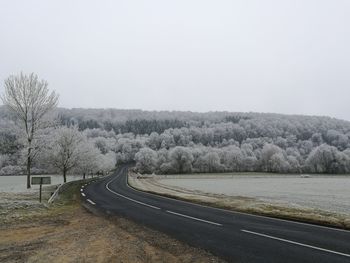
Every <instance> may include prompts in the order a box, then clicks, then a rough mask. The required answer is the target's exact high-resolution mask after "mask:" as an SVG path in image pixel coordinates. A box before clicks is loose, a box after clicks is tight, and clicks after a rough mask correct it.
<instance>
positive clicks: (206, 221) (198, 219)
mask: <svg viewBox="0 0 350 263" xmlns="http://www.w3.org/2000/svg"><path fill="white" fill-rule="evenodd" d="M166 212H167V213H170V214H173V215H177V216H182V217H185V218H189V219H192V220H196V221H200V222H204V223H207V224H212V225H216V226H222V224H219V223H215V222H212V221H208V220H204V219H200V218H197V217H193V216H188V215H184V214H180V213H176V212H173V211H169V210H167V211H166Z"/></svg>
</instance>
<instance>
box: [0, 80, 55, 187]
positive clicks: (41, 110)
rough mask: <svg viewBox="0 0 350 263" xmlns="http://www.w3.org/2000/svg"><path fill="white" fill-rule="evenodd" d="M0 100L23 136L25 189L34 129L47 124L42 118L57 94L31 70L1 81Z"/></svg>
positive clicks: (35, 134)
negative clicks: (2, 88) (18, 123)
mask: <svg viewBox="0 0 350 263" xmlns="http://www.w3.org/2000/svg"><path fill="white" fill-rule="evenodd" d="M1 99H2V101H3V103H4V105H6V106H7V107H8V108H9V109H10V110H11V111H12V112H13V113H14V114H15V115H16V117H17V118H18V120H19V122H20V124H21V126H22V128H23V131H24V134H25V138H26V148H27V154H26V157H27V158H26V165H27V188H30V176H31V166H32V161H33V158H34V145H33V143H34V142H35V140H36V136H37V133H38V130H40V129H41V128H44V127H46V126H47V122H45V117H46V116H47V115H48V114H49V112H50V111H52V110H53V109H54V108H55V107H56V106H57V102H58V95H57V94H56V93H55V92H54V91H52V92H50V91H49V89H48V83H47V82H46V81H45V80H39V78H38V76H37V75H35V74H34V73H31V74H29V75H25V74H22V73H21V74H20V75H17V76H10V77H8V78H7V79H6V80H5V91H4V94H3V95H2V96H1Z"/></svg>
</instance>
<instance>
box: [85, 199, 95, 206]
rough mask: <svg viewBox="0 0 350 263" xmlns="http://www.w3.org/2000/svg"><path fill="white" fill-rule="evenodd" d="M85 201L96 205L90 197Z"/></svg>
mask: <svg viewBox="0 0 350 263" xmlns="http://www.w3.org/2000/svg"><path fill="white" fill-rule="evenodd" d="M86 201H88V202H89V203H90V204H92V205H96V203H95V202H93V201H91V200H90V199H86Z"/></svg>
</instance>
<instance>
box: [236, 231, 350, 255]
mask: <svg viewBox="0 0 350 263" xmlns="http://www.w3.org/2000/svg"><path fill="white" fill-rule="evenodd" d="M241 231H242V232H245V233H249V234H253V235H257V236H261V237H266V238H270V239H275V240H278V241H282V242H286V243H290V244H294V245H298V246H302V247H307V248H312V249H315V250H320V251H324V252H328V253H332V254H336V255H340V256H344V257H350V255H349V254H345V253H341V252H337V251H333V250H329V249H325V248H320V247H315V246H311V245H307V244H303V243H299V242H295V241H291V240H288V239H284V238H279V237H274V236H269V235H266V234H261V233H257V232H253V231H249V230H245V229H241Z"/></svg>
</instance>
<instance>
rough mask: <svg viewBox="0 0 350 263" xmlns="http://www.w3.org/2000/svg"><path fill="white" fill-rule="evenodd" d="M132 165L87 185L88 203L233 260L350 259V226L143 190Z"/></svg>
mask: <svg viewBox="0 0 350 263" xmlns="http://www.w3.org/2000/svg"><path fill="white" fill-rule="evenodd" d="M127 169H128V167H127V166H122V167H120V168H119V169H118V170H117V171H116V172H115V173H114V174H113V175H111V176H108V177H105V178H104V179H101V180H99V181H97V182H95V183H91V184H89V185H86V186H84V187H83V188H82V189H81V195H82V198H83V200H84V201H85V202H86V204H88V205H90V206H92V207H94V208H95V209H98V210H100V211H102V212H104V213H107V214H110V215H119V216H123V217H126V218H128V219H131V220H133V221H135V222H137V223H141V224H143V225H146V226H148V227H151V228H153V229H156V230H159V231H161V232H164V233H166V234H169V235H170V236H173V237H175V238H177V239H179V240H181V241H184V242H186V243H188V244H190V245H193V246H196V247H200V248H203V249H205V250H208V251H210V252H212V253H213V254H215V255H217V256H219V257H221V258H223V259H226V260H228V261H229V262H283V263H287V262H293V263H295V262H298V263H302V262H317V263H321V262H325V263H331V262H332V263H333V262H334V263H336V262H339V263H340V262H342V263H344V262H350V231H346V230H341V229H333V228H328V227H322V226H317V225H311V224H304V223H298V222H292V221H286V220H280V219H273V218H268V217H262V216H255V215H249V214H244V213H238V212H232V211H227V210H222V209H217V208H211V207H207V206H201V205H196V204H193V203H189V202H184V201H179V200H175V199H170V198H165V197H161V196H158V195H153V194H149V193H145V192H141V191H138V190H135V189H133V188H131V187H130V186H129V185H128V184H127Z"/></svg>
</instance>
